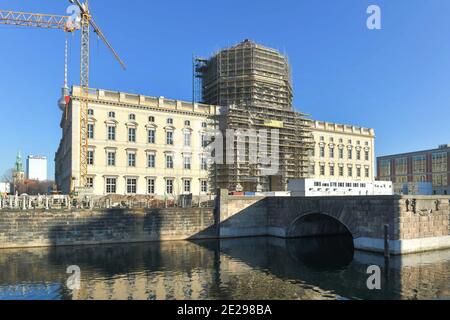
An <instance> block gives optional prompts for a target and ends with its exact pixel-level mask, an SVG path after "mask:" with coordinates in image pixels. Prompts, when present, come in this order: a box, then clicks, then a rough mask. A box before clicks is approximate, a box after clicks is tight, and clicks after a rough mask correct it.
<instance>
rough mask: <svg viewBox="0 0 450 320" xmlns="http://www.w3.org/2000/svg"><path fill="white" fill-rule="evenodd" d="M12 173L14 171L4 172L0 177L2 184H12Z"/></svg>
mask: <svg viewBox="0 0 450 320" xmlns="http://www.w3.org/2000/svg"><path fill="white" fill-rule="evenodd" d="M13 173H14V170H13V169H8V170H6V171H5V172H4V173H3V175H2V176H1V179H0V180H1V181H2V182H8V183H12V182H13Z"/></svg>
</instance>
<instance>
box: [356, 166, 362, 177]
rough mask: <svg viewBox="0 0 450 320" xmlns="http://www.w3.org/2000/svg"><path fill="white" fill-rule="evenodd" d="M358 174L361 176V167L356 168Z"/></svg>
mask: <svg viewBox="0 0 450 320" xmlns="http://www.w3.org/2000/svg"><path fill="white" fill-rule="evenodd" d="M356 176H357V177H358V178H361V168H356Z"/></svg>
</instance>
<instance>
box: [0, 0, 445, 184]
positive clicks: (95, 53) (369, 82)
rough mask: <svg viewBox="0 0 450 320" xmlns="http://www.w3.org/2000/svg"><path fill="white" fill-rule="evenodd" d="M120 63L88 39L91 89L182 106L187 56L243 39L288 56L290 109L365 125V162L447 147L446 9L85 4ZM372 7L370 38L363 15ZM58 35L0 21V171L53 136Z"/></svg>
mask: <svg viewBox="0 0 450 320" xmlns="http://www.w3.org/2000/svg"><path fill="white" fill-rule="evenodd" d="M90 2H91V11H92V13H93V14H94V17H95V19H96V21H97V23H98V24H99V25H100V26H101V27H102V28H103V30H104V32H105V34H106V35H107V37H108V38H109V39H110V41H111V42H112V44H113V45H114V47H115V48H116V49H117V51H118V52H119V53H120V55H121V56H122V58H123V59H124V60H125V62H126V64H127V66H128V70H127V71H126V72H123V71H121V70H120V68H119V66H118V65H117V64H116V62H115V61H114V60H113V58H112V57H111V55H110V54H109V52H108V51H107V50H106V49H105V48H104V47H103V45H102V44H101V43H98V44H97V40H96V38H95V36H94V37H93V39H92V47H91V52H92V54H91V87H99V88H105V89H112V90H121V91H127V92H135V93H142V94H146V95H155V96H166V97H171V98H176V99H187V100H190V99H191V92H192V88H191V86H192V80H191V79H192V78H191V71H192V65H191V58H192V54H193V53H195V54H197V55H203V56H208V55H209V54H211V53H212V52H214V51H216V50H218V49H220V48H222V47H226V46H230V45H233V44H235V43H237V42H239V41H241V40H243V39H245V38H250V39H253V40H255V41H257V42H260V43H262V44H265V45H267V46H271V47H275V48H277V49H279V50H280V51H282V52H285V53H287V55H288V56H289V59H290V62H291V65H292V70H293V81H294V94H295V105H296V107H297V109H298V110H301V111H304V112H307V113H309V114H311V115H312V117H313V118H314V119H318V120H326V121H332V122H339V123H346V124H347V123H348V124H355V125H361V126H366V127H373V128H375V130H376V133H377V139H376V148H377V150H376V153H377V155H383V154H390V153H398V152H406V151H412V150H416V149H422V148H433V147H436V146H437V145H438V144H443V143H450V130H449V119H450V19H449V15H450V1H447V0H428V1H423V0H385V1H381V0H372V1H366V0H340V1H335V0H308V1H306V0H300V1H299V0H292V1H286V0H277V1H274V0H258V1H253V0H252V1H250V0H239V1H238V0H231V1H230V0H228V1H221V2H217V1H206V0H195V1H186V0H177V1H175V0H171V1H167V0H164V1H163V0H152V1H144V0H134V1H123V0H111V1H105V0H102V1H100V0H91V1H90ZM369 4H377V5H379V6H380V7H381V10H382V30H379V31H370V30H368V29H367V28H366V19H367V14H366V9H367V6H368V5H369ZM67 6H68V1H65V0H58V1H55V0H39V1H30V0H2V1H1V3H0V8H1V9H11V10H17V11H19V10H21V11H31V12H42V13H55V14H64V13H65V10H66V8H67ZM64 39H65V35H64V33H63V32H60V31H57V30H41V29H32V28H19V27H10V26H2V25H0V46H1V50H0V64H1V68H0V74H1V76H0V88H1V89H0V93H1V94H0V111H1V117H0V121H1V122H0V123H1V125H0V134H1V137H2V142H1V144H2V146H1V153H0V175H1V173H3V172H4V171H5V170H6V169H8V168H10V167H11V166H12V165H13V163H14V159H15V154H16V152H17V150H19V149H20V150H22V153H23V154H24V155H28V154H39V155H45V156H47V157H48V158H49V174H50V176H51V177H52V176H53V171H54V169H53V168H54V164H53V159H54V153H55V151H56V149H57V147H58V143H59V139H60V136H61V132H60V128H59V121H60V116H61V114H60V111H59V110H58V108H57V106H56V101H57V99H58V97H59V94H60V87H61V85H62V83H63V58H64V55H63V52H64ZM69 39H71V40H70V43H71V50H70V83H71V84H78V83H79V35H75V36H70V37H69Z"/></svg>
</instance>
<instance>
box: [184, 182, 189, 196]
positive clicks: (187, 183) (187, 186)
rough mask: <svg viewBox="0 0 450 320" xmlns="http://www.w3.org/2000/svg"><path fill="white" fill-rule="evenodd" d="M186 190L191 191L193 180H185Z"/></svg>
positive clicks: (186, 191)
mask: <svg viewBox="0 0 450 320" xmlns="http://www.w3.org/2000/svg"><path fill="white" fill-rule="evenodd" d="M184 192H185V193H191V180H184Z"/></svg>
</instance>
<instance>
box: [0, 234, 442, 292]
mask: <svg viewBox="0 0 450 320" xmlns="http://www.w3.org/2000/svg"><path fill="white" fill-rule="evenodd" d="M373 264H376V265H379V266H380V267H381V268H382V271H383V272H382V273H383V274H382V290H379V291H370V290H368V289H367V286H366V281H367V278H368V276H369V275H368V274H367V273H366V271H367V267H368V266H369V265H373ZM70 265H78V266H79V267H80V268H81V289H80V290H76V291H74V292H72V291H70V290H68V289H67V287H66V280H67V278H68V276H69V275H67V274H66V273H65V272H66V268H67V267H68V266H70ZM449 275H450V251H438V252H433V253H426V254H418V255H408V256H404V257H394V258H392V259H391V261H390V264H389V265H388V266H386V265H385V263H384V259H383V257H382V256H379V255H375V254H367V253H363V252H358V251H354V250H353V246H352V239H351V237H350V238H349V237H346V236H333V237H322V238H302V239H288V240H286V239H278V238H270V237H267V238H266V237H260V238H247V239H230V240H221V241H215V240H212V241H210V240H208V241H199V242H188V241H185V242H163V243H145V244H126V245H105V246H88V247H59V248H42V249H23V250H3V251H1V254H0V299H339V298H357V299H382V298H385V299H415V298H419V299H425V298H427V299H428V298H450V290H449V285H450V283H449Z"/></svg>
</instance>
